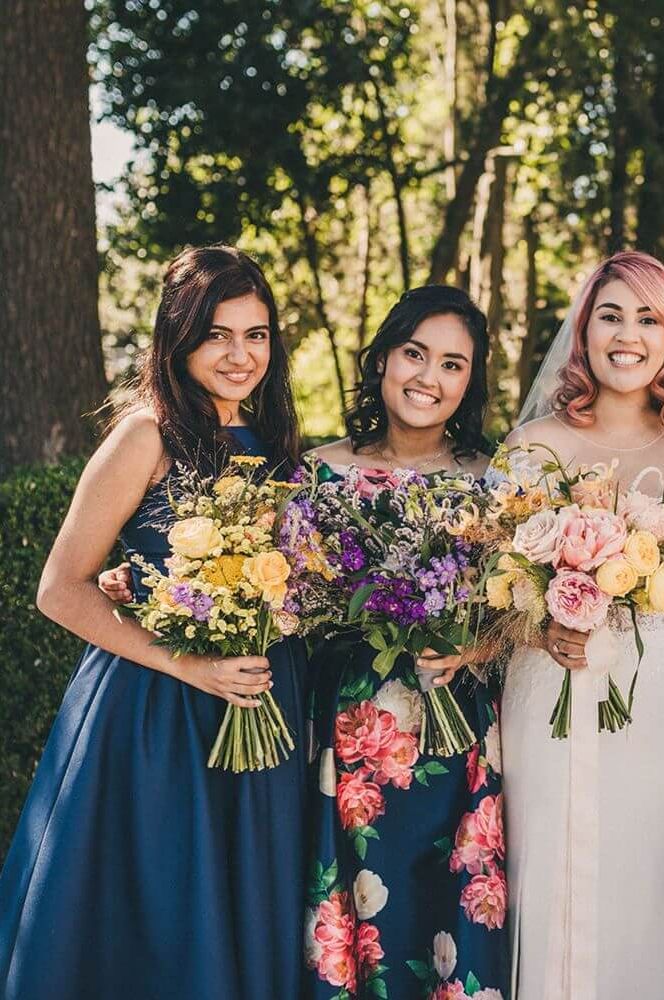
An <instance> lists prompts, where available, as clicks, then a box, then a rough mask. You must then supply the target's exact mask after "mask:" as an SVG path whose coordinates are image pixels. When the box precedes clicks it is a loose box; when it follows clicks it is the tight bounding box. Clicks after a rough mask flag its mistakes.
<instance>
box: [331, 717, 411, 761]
mask: <svg viewBox="0 0 664 1000" xmlns="http://www.w3.org/2000/svg"><path fill="white" fill-rule="evenodd" d="M397 732H398V730H397V722H396V719H395V718H394V716H393V715H392V713H391V712H384V711H381V710H380V709H378V708H376V706H375V705H374V703H373V702H372V701H361V702H359V704H356V705H351V706H350V708H348V709H347V711H345V712H341V713H340V714H339V715H337V719H336V725H335V749H336V752H337V756H338V757H339V758H340V760H342V761H343V762H344V764H354V763H356V762H357V761H358V760H362V759H363V758H370V759H372V760H373V759H376V758H378V757H381V756H382V755H383V753H385V752H388V751H389V747H390V745H391V743H392V742H393V740H394V737H395V736H396V735H397Z"/></svg>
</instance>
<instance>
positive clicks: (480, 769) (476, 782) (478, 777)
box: [466, 743, 488, 795]
mask: <svg viewBox="0 0 664 1000" xmlns="http://www.w3.org/2000/svg"><path fill="white" fill-rule="evenodd" d="M466 778H467V780H468V790H469V791H470V792H471V793H472V794H473V795H474V794H475V792H479V790H480V788H483V787H484V785H486V784H487V782H488V775H487V761H486V758H485V757H482V756H480V747H479V744H478V743H476V744H475V746H474V747H473V749H472V750H469V751H468V755H467V756H466Z"/></svg>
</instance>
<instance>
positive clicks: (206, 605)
mask: <svg viewBox="0 0 664 1000" xmlns="http://www.w3.org/2000/svg"><path fill="white" fill-rule="evenodd" d="M171 596H172V598H173V600H174V601H176V602H177V603H178V604H181V605H182V606H183V607H185V608H189V609H190V611H191V613H192V615H193V617H194V618H195V619H196V621H197V622H205V621H207V620H208V618H209V617H210V608H211V607H212V605H213V604H214V601H213V600H212V598H211V597H209V596H208V595H207V594H201V593H196V591H194V590H193V589H192V588H191V587H190V586H189V584H188V583H178V584H176V585H175V587H173V589H172V591H171Z"/></svg>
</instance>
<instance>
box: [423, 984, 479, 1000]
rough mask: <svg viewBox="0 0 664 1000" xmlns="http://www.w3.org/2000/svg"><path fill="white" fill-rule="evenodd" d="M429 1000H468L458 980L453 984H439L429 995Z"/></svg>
mask: <svg viewBox="0 0 664 1000" xmlns="http://www.w3.org/2000/svg"><path fill="white" fill-rule="evenodd" d="M430 1000H470V998H469V997H468V994H467V993H466V991H465V990H464V988H463V983H462V982H461V980H460V979H455V980H454V982H453V983H441V984H440V986H438V987H436V989H435V990H434V992H433V993H432V994H431V997H430Z"/></svg>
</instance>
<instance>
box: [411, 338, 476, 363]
mask: <svg viewBox="0 0 664 1000" xmlns="http://www.w3.org/2000/svg"><path fill="white" fill-rule="evenodd" d="M407 343H408V344H415V346H416V347H419V349H420V350H421V351H427V352H428V350H429V348H428V347H427V345H426V344H423V343H422V341H421V340H415V338H414V337H411V338H410V340H408V341H407ZM443 357H444V358H455V359H456V360H458V361H466V362H468V364H470V362H469V361H468V358H467V357H466V355H465V354H457V353H456V352H455V351H445V353H444V355H443Z"/></svg>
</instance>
